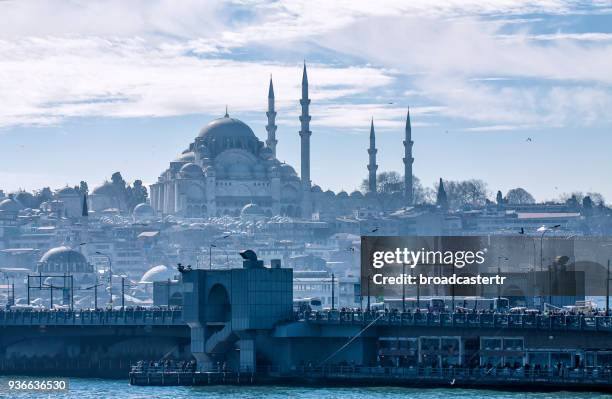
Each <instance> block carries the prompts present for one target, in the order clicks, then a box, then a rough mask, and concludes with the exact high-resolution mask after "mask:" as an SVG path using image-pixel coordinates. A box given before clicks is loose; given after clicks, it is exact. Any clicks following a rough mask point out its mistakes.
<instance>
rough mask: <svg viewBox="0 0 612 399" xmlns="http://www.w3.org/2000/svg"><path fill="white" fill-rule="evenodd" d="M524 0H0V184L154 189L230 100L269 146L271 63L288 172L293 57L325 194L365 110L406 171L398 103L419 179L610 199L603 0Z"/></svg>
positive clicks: (385, 161)
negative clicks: (305, 71) (114, 182)
mask: <svg viewBox="0 0 612 399" xmlns="http://www.w3.org/2000/svg"><path fill="white" fill-rule="evenodd" d="M459 3H462V5H461V6H459ZM537 3H538V5H533V4H529V2H523V1H516V0H489V1H487V0H466V1H463V2H457V1H455V0H447V1H445V0H437V1H435V2H432V1H430V0H411V1H387V2H381V1H356V0H351V1H333V2H332V1H312V0H309V1H304V2H300V1H295V0H287V1H276V2H264V1H253V2H249V1H233V2H214V1H206V2H202V1H161V0H160V1H144V0H143V1H129V2H125V1H116V2H112V1H111V2H109V1H95V0H94V1H77V0H73V1H54V2H41V1H23V0H20V1H10V0H9V1H1V2H0V189H4V190H5V191H13V190H17V189H18V188H24V189H37V188H41V187H43V186H51V187H52V188H59V187H62V186H64V185H66V184H70V185H74V184H78V182H79V181H80V180H86V181H87V182H88V183H89V185H90V187H93V186H96V185H99V184H101V183H102V182H103V181H104V179H107V178H109V177H110V175H111V174H112V173H113V172H115V171H121V173H122V174H123V176H124V177H125V178H126V180H128V181H131V180H133V179H142V180H143V181H145V182H146V183H151V182H153V181H155V179H156V178H157V176H158V175H159V174H160V172H162V171H163V170H164V169H165V168H166V167H167V166H168V162H169V161H170V160H172V159H174V158H175V157H176V156H177V154H179V153H180V152H181V151H182V150H184V149H185V148H186V147H187V146H188V144H189V142H190V141H192V140H193V138H194V137H195V136H196V135H197V133H198V131H199V129H200V128H201V127H202V126H204V125H205V124H206V123H208V122H209V121H210V120H212V119H214V118H217V117H220V116H222V115H223V113H224V111H225V105H226V104H227V105H228V107H229V113H230V115H231V116H233V117H237V118H239V119H242V120H243V121H244V122H246V123H247V124H249V125H250V126H251V127H252V128H253V130H254V131H255V133H256V134H257V135H258V136H259V137H260V138H261V139H262V140H265V130H264V125H265V123H266V117H265V108H266V102H267V100H266V97H267V88H268V79H269V76H270V74H272V75H273V78H274V88H275V92H276V98H277V108H278V109H277V111H278V117H277V124H278V126H279V128H278V132H277V138H278V140H279V143H278V150H277V153H278V157H279V159H280V160H284V161H286V162H288V163H290V164H292V165H293V166H294V167H295V168H296V170H299V162H300V161H299V136H298V130H299V122H298V119H297V117H298V114H299V111H300V109H299V103H298V99H299V96H300V90H299V84H300V79H301V63H302V61H303V60H304V59H305V60H306V62H307V63H308V67H309V82H310V84H311V85H310V93H311V98H312V106H311V114H312V123H311V130H312V132H313V134H312V137H311V151H312V153H311V157H312V160H311V164H312V170H311V176H312V180H313V182H314V183H316V184H319V185H320V186H322V187H323V189H327V188H331V189H333V190H341V189H344V190H346V191H352V190H353V189H355V188H356V187H358V186H359V184H360V182H361V180H362V179H363V178H364V177H365V176H366V175H367V169H366V166H365V165H366V163H367V161H368V155H367V152H366V149H367V146H368V131H369V120H370V118H371V117H372V116H373V117H374V122H375V127H376V132H377V147H378V157H379V159H378V163H379V165H380V167H379V171H388V170H397V171H402V170H403V166H402V156H403V147H402V139H403V135H404V120H405V113H406V107H407V106H408V105H409V106H410V107H411V114H412V117H413V140H414V141H415V144H414V157H415V162H414V173H415V174H416V175H417V176H418V177H419V178H420V179H421V180H422V181H423V183H424V184H425V185H428V186H429V185H431V184H432V183H433V182H434V181H436V180H437V179H438V178H439V177H442V178H444V179H468V178H480V179H483V180H485V181H486V182H487V183H488V184H489V189H490V190H491V191H492V192H493V195H494V192H495V191H496V190H497V189H501V190H502V191H504V192H505V191H507V190H508V189H510V188H513V187H518V186H520V187H524V188H525V189H527V190H528V191H530V192H531V193H532V194H534V196H535V197H536V198H537V199H539V200H543V199H548V198H555V197H557V196H559V195H560V194H561V193H563V192H569V191H585V192H586V191H598V192H601V193H602V194H603V195H604V196H605V197H606V198H607V200H608V202H610V201H612V184H610V183H611V181H610V171H611V170H612V155H611V154H612V134H611V133H612V131H611V130H612V90H611V87H612V2H610V1H595V2H589V3H580V2H576V1H561V0H546V1H540V2H537ZM432 4H435V5H432ZM528 138H530V139H531V141H528V140H527V139H528Z"/></svg>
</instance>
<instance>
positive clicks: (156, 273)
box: [140, 265, 174, 283]
mask: <svg viewBox="0 0 612 399" xmlns="http://www.w3.org/2000/svg"><path fill="white" fill-rule="evenodd" d="M168 280H174V271H173V270H172V269H170V268H168V266H164V265H158V266H153V267H152V268H150V269H149V270H147V271H146V272H145V273H144V274H143V275H142V278H141V279H140V282H141V283H153V282H155V281H168Z"/></svg>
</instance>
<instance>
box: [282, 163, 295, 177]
mask: <svg viewBox="0 0 612 399" xmlns="http://www.w3.org/2000/svg"><path fill="white" fill-rule="evenodd" d="M279 169H280V173H281V176H282V177H285V178H286V177H297V173H295V169H293V167H292V166H291V165H288V164H286V163H284V164H281V165H280V168H279Z"/></svg>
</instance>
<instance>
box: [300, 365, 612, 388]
mask: <svg viewBox="0 0 612 399" xmlns="http://www.w3.org/2000/svg"><path fill="white" fill-rule="evenodd" d="M292 373H294V374H298V375H299V374H305V375H309V376H313V377H315V376H319V377H348V378H351V377H353V378H368V377H375V378H385V377H387V378H417V377H418V378H419V379H449V380H452V379H460V380H488V381H491V380H499V381H509V380H514V381H521V380H523V381H529V380H537V381H540V382H543V381H548V382H574V383H590V382H597V383H603V384H612V369H609V368H604V367H591V368H581V369H565V368H564V369H557V368H550V369H525V368H524V367H521V368H517V369H512V368H486V367H477V368H467V367H444V368H437V367H422V366H413V367H382V366H377V367H365V366H350V365H344V366H340V365H320V366H314V367H308V366H300V367H297V368H294V370H292Z"/></svg>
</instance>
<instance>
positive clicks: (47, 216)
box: [0, 64, 612, 308]
mask: <svg viewBox="0 0 612 399" xmlns="http://www.w3.org/2000/svg"><path fill="white" fill-rule="evenodd" d="M301 94H302V96H301V100H300V105H301V116H300V121H301V130H300V133H299V135H300V138H301V173H300V175H299V176H298V174H297V173H296V172H295V170H294V169H293V167H291V166H290V165H288V164H285V163H282V162H280V161H279V160H278V159H277V158H276V146H277V144H278V140H277V139H276V129H277V127H276V124H275V117H276V111H275V99H274V88H273V82H272V80H270V83H269V91H268V109H267V112H266V116H267V121H268V124H267V126H266V132H267V139H266V141H265V143H263V142H261V141H260V140H259V139H258V138H257V136H256V135H255V134H254V133H253V131H252V130H251V128H250V127H249V126H248V125H247V124H245V123H244V122H242V121H240V120H238V119H235V118H233V117H230V116H229V114H228V113H227V112H226V114H225V115H224V116H223V117H221V118H219V119H216V120H214V121H212V122H210V123H209V124H208V125H207V126H205V127H204V128H203V129H202V130H201V131H200V132H199V134H198V135H197V136H196V138H195V139H194V141H193V142H192V143H190V144H189V145H188V147H187V148H186V149H184V150H183V151H182V152H181V153H180V155H179V156H178V157H177V158H176V159H174V160H172V161H170V163H169V167H168V169H166V170H165V171H163V172H162V173H161V174H160V176H159V179H158V181H157V182H155V183H153V184H151V185H150V186H148V187H147V186H146V185H145V184H143V182H142V181H140V180H136V181H134V182H132V183H131V184H128V183H127V182H126V181H125V180H124V179H123V177H122V176H121V173H120V172H116V173H113V174H112V176H111V177H110V180H109V181H105V182H102V183H101V184H100V185H98V186H96V187H95V188H93V189H90V188H89V184H88V183H90V182H85V181H81V182H80V184H79V185H76V186H74V187H68V186H66V187H63V188H57V189H53V190H52V189H50V188H48V187H47V188H43V189H41V190H39V191H36V192H33V193H29V192H26V191H18V192H14V193H4V192H3V191H0V271H1V272H2V279H3V280H2V285H1V287H2V289H0V300H1V301H3V304H4V305H6V306H9V307H10V306H16V307H19V306H25V307H28V306H34V307H46V308H52V307H69V308H73V307H76V308H79V307H94V306H95V307H108V306H112V305H114V306H119V305H120V304H121V305H124V304H125V305H126V306H149V305H152V304H156V305H177V306H178V305H180V303H181V294H180V290H179V288H178V287H179V285H178V282H177V278H178V273H177V266H178V265H183V267H189V268H193V269H231V268H234V267H239V266H240V264H241V262H242V260H241V259H240V257H239V255H238V254H239V252H240V251H241V250H243V249H247V248H249V249H252V250H254V251H255V252H256V253H257V254H258V256H259V257H260V259H263V260H264V261H266V262H269V261H271V260H272V259H281V261H282V264H283V265H284V266H286V267H291V268H293V270H294V281H293V295H294V298H297V299H300V298H315V297H316V298H321V300H322V304H323V307H326V308H329V307H330V306H331V304H332V301H333V300H335V301H336V304H337V305H338V306H348V307H355V306H360V304H359V303H358V302H359V301H361V299H359V298H358V296H356V295H355V292H356V289H358V285H359V261H360V248H359V247H360V236H362V235H366V236H368V235H378V236H402V235H404V236H406V235H408V236H414V235H426V236H427V235H428V236H436V235H438V236H462V235H488V234H496V235H500V234H501V235H518V234H526V235H534V236H535V235H539V234H540V231H542V230H541V229H542V228H543V227H544V228H549V227H554V229H551V231H550V235H551V236H555V235H557V236H566V237H574V236H603V235H609V234H611V233H612V211H611V209H610V208H608V207H607V206H606V204H605V202H604V199H603V197H602V196H601V195H599V194H597V193H589V194H586V195H584V194H582V193H574V194H569V195H566V196H565V197H564V198H560V199H559V200H558V201H550V202H540V203H537V202H536V201H535V199H534V198H533V197H532V196H531V195H530V194H529V193H528V192H527V191H525V190H524V189H522V188H517V189H513V190H510V191H509V192H508V193H506V194H503V193H501V192H500V191H498V192H497V194H496V196H495V198H494V199H493V198H491V199H490V198H489V196H491V197H492V195H491V194H490V193H489V188H488V186H487V184H486V183H484V182H483V181H480V180H468V181H445V180H444V179H443V178H442V177H441V178H440V180H439V182H438V184H436V185H435V186H434V187H433V188H424V187H423V186H422V185H421V184H420V182H419V181H418V179H417V178H416V177H414V176H413V175H412V164H413V162H414V158H413V153H412V151H413V148H412V147H413V141H412V127H411V119H410V113H409V112H408V113H407V116H406V124H405V130H404V135H405V139H404V141H403V145H404V150H405V157H404V166H405V168H404V171H403V172H404V173H402V174H400V173H398V172H377V169H378V165H377V148H376V132H375V123H374V120H372V122H371V126H370V146H369V148H368V149H367V155H368V156H367V157H366V156H365V155H366V149H364V157H363V160H364V163H365V160H366V159H367V160H368V164H367V168H366V167H364V172H366V171H367V176H368V177H367V178H366V179H364V181H363V183H362V184H361V191H359V190H356V191H353V192H352V193H350V194H349V193H346V192H344V191H342V192H339V193H334V192H332V191H330V190H328V191H323V190H322V189H321V187H319V186H318V185H316V184H312V183H311V180H310V136H311V131H310V127H309V123H310V119H311V116H310V114H309V104H310V99H309V95H308V77H307V69H306V65H305V64H304V68H303V76H302V93H301ZM314 137H315V138H316V132H315V135H314ZM281 144H282V143H281ZM417 145H418V143H417ZM417 162H418V161H417ZM355 163H358V161H357V160H355ZM109 174H110V173H109ZM364 174H365V173H364ZM538 229H540V230H538ZM512 267H513V266H512V265H504V268H508V270H512ZM28 276H30V277H28ZM332 285H333V288H332ZM332 292H334V293H335V295H336V298H332ZM53 298H55V300H53Z"/></svg>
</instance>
